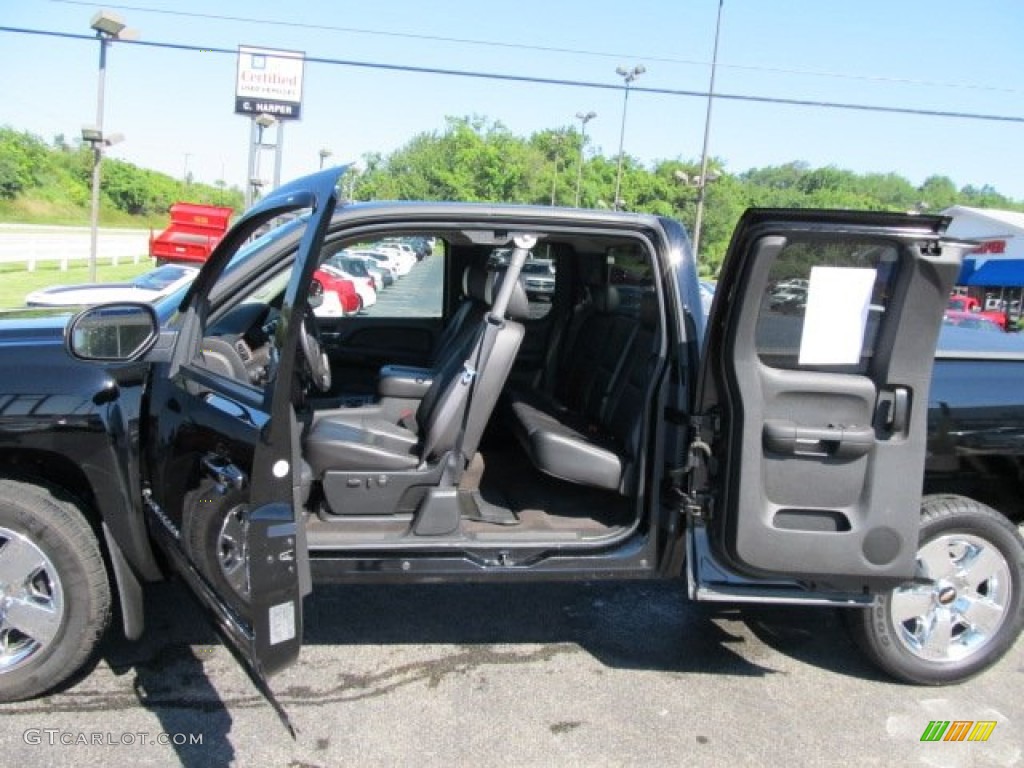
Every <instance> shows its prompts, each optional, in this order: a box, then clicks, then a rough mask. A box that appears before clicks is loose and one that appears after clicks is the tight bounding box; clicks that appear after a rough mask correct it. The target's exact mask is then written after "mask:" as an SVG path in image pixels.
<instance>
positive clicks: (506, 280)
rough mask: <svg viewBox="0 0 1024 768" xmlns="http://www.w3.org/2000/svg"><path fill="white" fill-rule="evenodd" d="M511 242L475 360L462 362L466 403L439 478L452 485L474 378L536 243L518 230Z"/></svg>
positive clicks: (460, 465) (458, 476)
mask: <svg viewBox="0 0 1024 768" xmlns="http://www.w3.org/2000/svg"><path fill="white" fill-rule="evenodd" d="M512 242H513V243H515V249H514V250H513V251H512V256H511V257H510V258H509V262H508V268H507V269H506V270H505V274H504V277H503V278H502V280H501V285H500V287H499V288H498V295H497V296H496V297H495V298H494V301H493V302H492V303H491V310H490V312H488V313H487V317H486V318H485V323H484V331H483V338H482V339H481V340H480V344H479V347H478V348H477V353H476V360H475V361H474V362H473V363H470V361H469V360H467V361H466V362H464V363H463V372H462V384H463V385H464V386H466V387H468V388H469V389H468V391H467V392H466V406H465V407H464V408H463V410H462V423H461V425H460V426H459V432H458V435H457V436H456V438H455V445H454V446H453V447H452V452H451V458H450V460H449V463H448V467H446V469H445V477H444V478H442V482H443V480H445V479H447V480H449V481H450V482H451V484H452V485H458V484H459V482H460V481H461V480H462V474H463V473H464V472H465V471H466V465H467V464H468V463H469V459H468V458H467V457H466V456H464V455H463V452H462V446H463V444H464V443H465V441H466V427H467V425H468V424H469V413H470V409H471V408H472V407H473V393H474V392H475V391H476V383H477V379H478V378H479V377H480V372H481V371H483V370H484V369H485V368H486V366H487V361H488V360H490V358H491V352H492V351H493V350H494V344H495V342H497V340H498V332H499V331H500V330H501V329H502V328H504V327H505V312H506V310H507V309H508V303H509V300H510V299H511V298H512V291H513V290H514V289H515V285H516V282H517V281H518V280H519V273H520V271H521V270H522V268H523V264H524V263H525V262H526V257H527V256H528V255H529V253H530V250H531V249H532V248H533V246H534V245H536V243H537V236H536V235H528V234H519V235H516V236H515V237H513V238H512Z"/></svg>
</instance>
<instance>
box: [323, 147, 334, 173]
mask: <svg viewBox="0 0 1024 768" xmlns="http://www.w3.org/2000/svg"><path fill="white" fill-rule="evenodd" d="M333 154H334V153H333V152H331V150H329V149H321V150H320V170H321V171H322V170H323V169H324V161H325V160H326V159H327V158H328V157H330V156H331V155H333Z"/></svg>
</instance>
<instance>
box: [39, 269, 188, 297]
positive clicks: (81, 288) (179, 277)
mask: <svg viewBox="0 0 1024 768" xmlns="http://www.w3.org/2000/svg"><path fill="white" fill-rule="evenodd" d="M197 274H199V269H198V268H196V267H186V266H184V265H182V264H165V265H164V266H162V267H157V268H156V269H154V270H151V271H149V272H144V273H143V274H141V275H139V276H138V277H136V278H135V279H134V280H129V281H128V282H124V283H86V284H83V285H55V286H53V287H51V288H43V289H42V290H39V291H33V292H32V293H30V294H29V295H28V296H26V297H25V304H26V305H27V306H30V307H81V306H87V305H89V304H102V303H104V302H108V301H149V302H151V301H156V300H157V299H160V298H163V297H164V296H167V295H169V294H171V293H174V292H175V291H176V290H178V289H179V288H180V287H181V286H183V285H187V284H188V283H191V282H192V280H194V279H195V276H196V275H197Z"/></svg>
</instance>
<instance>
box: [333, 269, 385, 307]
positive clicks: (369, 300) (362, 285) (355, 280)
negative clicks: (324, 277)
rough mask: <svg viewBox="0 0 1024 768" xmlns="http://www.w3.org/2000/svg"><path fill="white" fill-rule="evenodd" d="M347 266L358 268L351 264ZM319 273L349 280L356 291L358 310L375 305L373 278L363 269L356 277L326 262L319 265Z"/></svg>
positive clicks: (375, 293) (375, 295) (375, 290)
mask: <svg viewBox="0 0 1024 768" xmlns="http://www.w3.org/2000/svg"><path fill="white" fill-rule="evenodd" d="M349 266H350V267H353V268H358V267H355V266H354V265H351V264H350V265H349ZM320 271H321V272H327V273H328V274H330V275H333V276H334V277H341V278H344V279H345V280H350V281H351V282H352V285H353V286H354V287H355V289H356V296H358V298H359V309H366V308H367V307H372V306H373V305H374V304H376V303H377V289H376V288H375V287H374V285H373V278H372V277H370V274H369V273H368V272H367V271H366V268H365V267H363V268H362V270H361V271H362V273H363V274H362V275H357V274H354V273H353V272H351V271H350V270H348V269H346V268H344V267H342V266H340V265H339V264H337V263H332V262H330V261H328V262H325V263H323V264H321V265H320Z"/></svg>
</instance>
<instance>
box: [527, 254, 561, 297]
mask: <svg viewBox="0 0 1024 768" xmlns="http://www.w3.org/2000/svg"><path fill="white" fill-rule="evenodd" d="M521 279H522V281H523V287H524V288H525V289H526V295H527V297H528V298H530V299H548V300H550V299H551V297H552V296H554V295H555V266H554V264H552V263H551V261H550V260H548V259H536V260H534V261H527V262H526V263H525V264H523V268H522V278H521Z"/></svg>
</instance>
